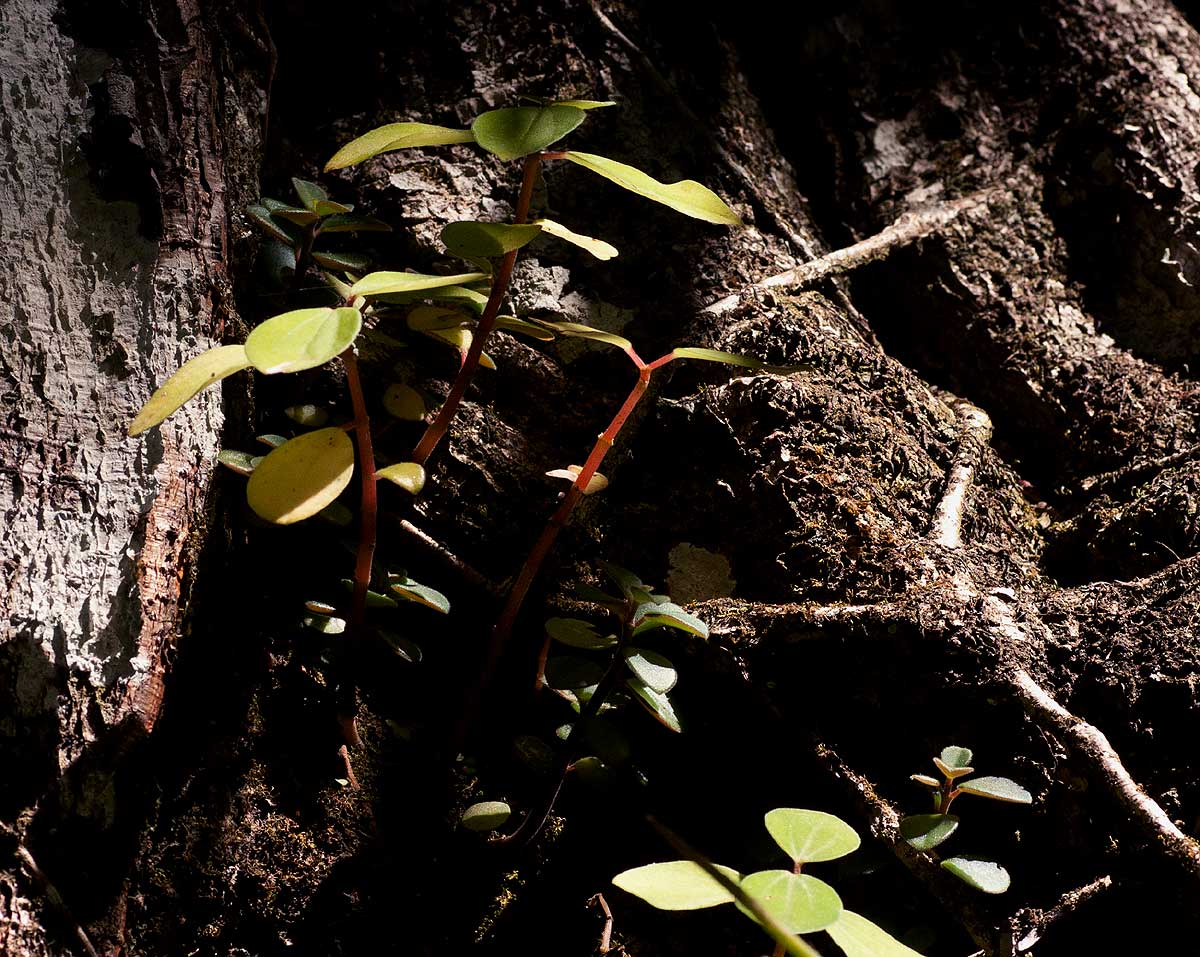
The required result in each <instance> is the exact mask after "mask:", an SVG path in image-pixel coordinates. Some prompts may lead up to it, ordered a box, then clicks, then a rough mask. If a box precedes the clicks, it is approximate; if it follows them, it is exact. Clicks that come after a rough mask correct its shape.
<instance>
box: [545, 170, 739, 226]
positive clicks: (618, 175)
mask: <svg viewBox="0 0 1200 957" xmlns="http://www.w3.org/2000/svg"><path fill="white" fill-rule="evenodd" d="M565 158H566V159H569V160H570V161H571V162H572V163H577V164H579V165H580V166H582V167H583V168H584V169H589V170H591V171H592V172H593V173H597V174H599V175H600V176H603V177H604V178H605V179H608V180H612V182H614V183H616V184H617V185H618V186H621V187H623V188H624V189H627V190H629V191H630V192H632V193H637V194H638V195H639V196H644V197H646V199H652V200H654V202H656V203H662V204H663V205H664V206H670V207H671V208H672V209H674V210H676V211H677V212H680V213H683V214H684V215H685V216H691V217H692V218H693V219H702V220H704V221H705V222H708V223H717V224H718V225H723V226H741V225H742V221H741V219H740V218H739V217H738V214H737V213H735V212H734V211H733V210H732V209H730V208H729V207H728V206H727V205H725V201H724V200H723V199H721V197H720V196H718V195H717V194H716V193H714V192H713V191H712V190H711V189H709V188H708V187H707V186H703V185H701V184H700V183H697V182H696V181H695V180H690V179H685V180H682V181H680V182H678V183H660V182H659V181H658V180H656V179H655V178H654V177H652V176H649V175H647V174H646V173H643V172H642V171H641V170H640V169H637V168H635V167H633V166H627V165H626V164H624V163H618V162H617V161H616V160H611V159H609V158H608V157H606V156H597V155H596V154H594V153H577V152H574V151H572V152H568V153H567V154H566V156H565Z"/></svg>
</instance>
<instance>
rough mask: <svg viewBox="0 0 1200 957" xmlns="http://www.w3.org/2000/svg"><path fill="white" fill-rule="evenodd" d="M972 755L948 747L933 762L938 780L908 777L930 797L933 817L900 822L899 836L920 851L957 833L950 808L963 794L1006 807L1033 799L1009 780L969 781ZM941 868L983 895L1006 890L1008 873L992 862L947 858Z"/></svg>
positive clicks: (989, 778) (913, 817) (910, 818)
mask: <svg viewBox="0 0 1200 957" xmlns="http://www.w3.org/2000/svg"><path fill="white" fill-rule="evenodd" d="M971 760H972V754H971V751H970V750H969V749H968V748H959V747H955V746H953V745H951V746H950V747H948V748H944V749H943V750H942V753H941V754H940V755H939V756H938V757H936V758H934V759H933V763H934V765H935V766H936V767H937V769H938V772H939V773H940V774H941V776H942V777H941V780H938V779H937V778H935V777H933V776H931V775H928V774H914V775H911V777H912V780H914V781H916V782H917V783H918V784H920V785H922V786H924V787H927V788H929V789H930V790H931V791H932V794H933V811H934V812H933V813H932V814H913V815H910V816H909V817H906V818H904V820H902V821H901V822H900V836H901V837H903V838H904V839H905V840H906V841H907V842H908V843H909V844H911V845H912V846H913V847H915V848H916V849H917V850H919V851H932V850H933V849H934V848H935V847H938V846H940V845H941V844H942V843H944V842H945V841H946V840H948V839H949V837H950V835H952V834H953V833H954V832H955V831H956V830H958V818H957V817H956V816H955V815H953V814H951V813H950V805H951V804H953V803H954V800H955V799H956V798H958V797H959V796H960V795H963V794H974V795H977V796H978V797H985V798H991V799H992V800H993V801H1005V802H1007V803H1009V804H1032V803H1033V796H1032V795H1031V794H1030V793H1029V792H1028V791H1026V790H1025V789H1024V788H1023V787H1021V785H1019V784H1017V782H1016V781H1012V780H1010V779H1009V778H1000V777H983V778H970V779H969V780H968V779H967V775H969V774H974V773H975V769H974V768H973V767H971ZM941 864H942V867H944V868H945V869H946V870H948V871H949V872H950V873H951V874H953V875H954V876H955V877H958V878H959V879H961V880H963V881H965V882H966V883H968V884H970V885H971V886H972V887H974V888H976V889H977V890H981V891H983V892H984V893H986V894H1003V893H1004V892H1005V891H1006V890H1008V887H1009V883H1010V880H1009V876H1008V871H1006V870H1005V869H1004V868H1003V867H1001V866H1000V865H999V864H997V863H996V862H995V861H988V860H984V859H982V858H978V857H950V858H945V859H943V860H942V862H941Z"/></svg>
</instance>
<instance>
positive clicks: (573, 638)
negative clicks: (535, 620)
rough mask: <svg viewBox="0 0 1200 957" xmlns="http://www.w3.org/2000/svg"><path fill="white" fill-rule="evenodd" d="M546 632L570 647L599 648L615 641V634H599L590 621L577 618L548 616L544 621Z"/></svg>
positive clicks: (608, 646)
mask: <svg viewBox="0 0 1200 957" xmlns="http://www.w3.org/2000/svg"><path fill="white" fill-rule="evenodd" d="M546 634H548V635H549V636H550V637H551V638H553V639H554V640H555V641H559V642H562V643H563V644H564V645H570V646H571V647H572V648H586V649H589V650H599V649H603V648H611V647H612V646H613V645H615V644H616V643H617V636H616V635H601V634H599V633H598V632H597V631H596V628H595V626H594V625H592V624H591V623H590V622H586V621H581V620H580V619H578V618H550V619H548V620H547V621H546Z"/></svg>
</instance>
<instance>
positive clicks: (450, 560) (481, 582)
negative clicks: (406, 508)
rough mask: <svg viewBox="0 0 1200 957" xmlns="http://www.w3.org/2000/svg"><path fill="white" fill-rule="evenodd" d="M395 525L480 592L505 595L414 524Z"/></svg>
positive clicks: (400, 522) (402, 522)
mask: <svg viewBox="0 0 1200 957" xmlns="http://www.w3.org/2000/svg"><path fill="white" fill-rule="evenodd" d="M394 524H395V526H396V527H397V528H399V529H400V531H402V532H403V533H404V534H405V535H407V536H409V538H411V539H412V540H413V541H415V542H417V543H418V544H419V545H421V547H422V548H424V549H426V550H427V551H429V552H430V553H431V554H433V555H434V557H436V558H437V559H438V560H439V561H441V562H442V563H444V564H445V565H446V566H447V567H448V568H450V569H452V570H453V571H455V572H457V573H458V576H459V577H460V578H461V579H462V580H463V581H464V582H466V583H467V584H468V585H471V586H472V587H474V588H477V589H478V590H479V591H482V592H485V593H486V594H488V595H491V596H492V597H493V598H496V597H499V596H500V595H502V594H503V589H502V588H501V587H500V586H499V585H497V584H496V583H495V582H493V581H492V580H491V579H490V578H488V577H487V576H486V575H484V574H482V573H481V572H478V571H476V570H475V569H474V568H472V567H471V566H470V565H468V564H467V563H466V562H464V561H463V560H462V559H461V558H459V557H458V556H457V555H455V554H454V552H452V551H450V549H448V548H447V547H446V546H445V545H443V544H442V543H441V542H439V541H438V540H437V539H436V538H434V537H433V536H432V535H430V534H428V533H427V532H424V531H422V530H421V529H419V528H418V527H417V526H416V525H414V524H413V523H412V522H410V521H408V520H407V519H403V518H400V519H395V520H394Z"/></svg>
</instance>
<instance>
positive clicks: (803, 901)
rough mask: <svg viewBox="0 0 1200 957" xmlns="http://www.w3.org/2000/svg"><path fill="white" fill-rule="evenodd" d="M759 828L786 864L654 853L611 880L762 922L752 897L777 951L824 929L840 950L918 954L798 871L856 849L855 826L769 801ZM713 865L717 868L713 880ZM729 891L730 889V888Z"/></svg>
mask: <svg viewBox="0 0 1200 957" xmlns="http://www.w3.org/2000/svg"><path fill="white" fill-rule="evenodd" d="M764 823H765V824H766V827H767V832H768V833H769V834H770V835H771V837H772V838H773V839H774V841H775V843H776V844H777V845H778V846H779V849H780V850H781V851H782V852H783V853H784V854H785V855H787V857H788V859H789V860H790V861H791V868H790V869H786V870H785V869H778V870H766V871H756V872H754V873H752V874H741V873H739V872H738V871H737V870H735V869H734V868H732V867H726V866H723V865H720V864H712V863H711V862H708V861H698V860H695V859H690V860H678V861H662V862H660V863H656V864H645V865H643V866H642V867H635V868H632V869H631V870H627V871H622V872H621V873H620V874H618V875H617V876H616V877H614V878H613V883H614V884H615V885H616V886H617V887H619V888H621V890H623V891H627V892H628V893H630V894H633V895H634V896H636V897H640V898H641V899H642V900H644V901H646V902H647V903H648V904H650V905H652V906H654V907H657V908H658V909H659V910H700V909H702V908H707V907H717V906H720V905H722V904H735V905H736V906H737V908H738V910H740V911H741V912H742V913H744V914H746V915H747V916H748V917H750V918H751V919H752V920H754V921H756V922H757V923H760V924H762V923H763V920H762V919H761V918H760V917H759V916H757V915H756V914H755V913H754V912H753V910H752V909H751V907H750V906H748V905H750V904H751V902H753V903H756V904H757V905H758V907H760V908H761V909H762V910H763V911H765V914H766V917H767V918H769V920H770V922H769V923H767V924H766V925H765V926H766V928H767V930H768V932H769V933H770V934H771V936H772V937H774V938H775V939H776V950H775V953H776V954H777V955H781V954H784V953H800V954H812V953H814V952H815V951H813V949H812V948H811V946H808V945H805V944H804V943H803V941H797V940H795V938H794V936H793V935H800V934H811V933H815V932H816V931H824V932H825V933H827V934H829V936H830V937H832V938H833V941H834V943H836V944H837V945H838V946H839V947H840V948H841V949H842V950H843V951H844V952H845V954H846V957H920V955H919V954H917V952H916V951H914V950H912V949H911V948H909V947H906V946H905V945H904V944H902V943H900V941H898V940H896V939H895V938H894V937H892V936H891V934H889V933H888V932H887V931H885V930H884V929H883V928H881V927H879V926H878V925H877V924H874V923H872V922H871V921H869V920H867V918H865V917H863V916H862V915H861V914H856V913H854V912H853V911H849V910H846V909H844V908H843V907H842V899H841V898H840V897H839V896H838V893H837V891H835V890H834V889H833V888H832V887H830V886H829V884H827V883H826V882H825V881H823V880H821V879H820V878H817V877H813V876H812V875H811V874H806V873H804V872H803V871H804V868H805V866H806V865H808V864H816V863H820V862H824V861H832V860H836V859H838V858H840V857H845V856H846V855H847V854H850V853H852V852H853V851H855V850H857V849H858V846H859V844H860V843H861V842H860V841H859V837H858V834H856V833H855V831H854V829H853V828H852V827H850V825H848V824H846V823H845V822H844V821H843V820H841V818H838V817H835V816H834V815H832V814H827V813H825V812H824V811H811V810H805V809H802V808H775V810H773V811H768V812H767V814H766V817H765V818H764ZM714 870H716V871H719V872H720V874H721V875H723V876H724V878H725V880H724V881H720V882H719V881H718V880H717V879H716V877H715V876H714V873H713V872H714ZM735 891H737V893H735Z"/></svg>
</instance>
